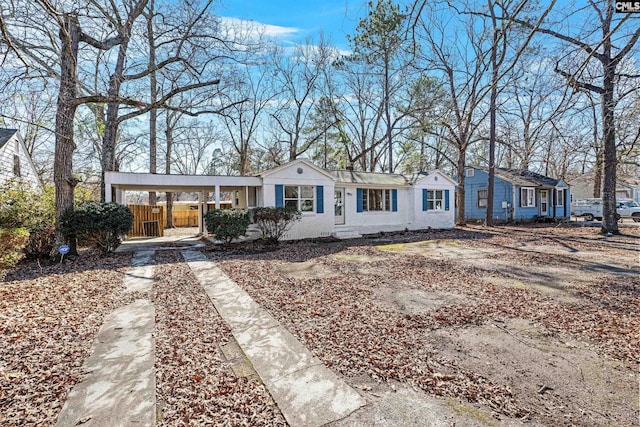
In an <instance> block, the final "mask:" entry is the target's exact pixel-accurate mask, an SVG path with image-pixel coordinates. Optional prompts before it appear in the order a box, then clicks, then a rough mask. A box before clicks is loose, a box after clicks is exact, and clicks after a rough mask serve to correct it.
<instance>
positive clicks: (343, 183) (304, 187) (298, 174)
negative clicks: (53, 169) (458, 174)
mask: <svg viewBox="0 0 640 427" xmlns="http://www.w3.org/2000/svg"><path fill="white" fill-rule="evenodd" d="M105 185H106V196H107V201H111V197H112V194H115V201H117V202H122V201H124V200H125V198H124V196H123V194H122V193H123V192H124V191H130V190H135V191H144V190H147V191H148V190H150V189H152V190H154V191H197V192H198V193H199V199H200V201H201V202H202V201H204V200H206V199H207V197H208V196H207V194H208V193H210V192H212V193H213V194H214V199H215V200H220V194H221V192H232V193H233V194H236V195H245V194H246V195H247V197H234V199H233V207H238V208H250V207H253V206H262V207H282V206H291V207H295V208H296V209H298V210H299V211H301V212H302V218H301V220H300V221H299V222H297V223H295V224H294V225H293V226H292V227H291V229H290V230H289V231H288V232H287V234H286V235H285V236H284V239H285V240H296V239H306V238H315V237H328V236H335V237H338V238H349V237H359V236H361V235H363V234H372V233H378V232H390V231H403V230H420V229H428V228H437V229H448V228H453V227H454V223H455V219H454V210H455V209H454V206H453V203H454V192H455V186H456V183H455V181H453V180H452V179H451V178H449V177H448V176H446V175H445V174H443V173H442V172H440V171H438V170H436V171H433V172H430V173H426V172H425V173H419V174H413V175H410V176H405V175H401V174H389V173H376V172H360V171H351V170H338V171H331V170H324V169H322V168H319V167H317V166H315V165H314V164H313V163H311V162H309V161H307V160H302V159H299V160H293V161H291V162H289V163H286V164H284V165H281V166H278V167H276V168H273V169H270V170H267V171H265V172H262V173H260V174H258V175H257V176H252V177H248V176H236V177H234V176H202V175H199V176H188V175H161V174H153V175H152V174H131V173H121V172H107V174H106V175H105ZM254 194H255V196H253V195H254ZM246 200H250V202H249V203H245V201H246ZM199 210H200V211H201V212H202V211H203V209H202V208H200V209H199ZM200 229H201V230H203V228H202V223H201V224H200Z"/></svg>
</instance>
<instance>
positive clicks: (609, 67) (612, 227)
mask: <svg viewBox="0 0 640 427" xmlns="http://www.w3.org/2000/svg"><path fill="white" fill-rule="evenodd" d="M610 46H611V45H610V43H608V47H609V49H610V48H611V47H610ZM606 49H607V46H605V50H606ZM606 57H607V58H610V55H606ZM603 65H604V79H603V84H602V88H603V89H604V90H603V93H602V119H603V128H602V137H603V144H602V145H603V146H604V182H603V186H602V187H603V188H602V233H614V234H618V233H619V231H618V220H617V218H616V168H617V163H618V159H617V156H616V134H615V117H614V110H615V101H614V98H613V97H614V79H615V64H613V63H612V61H611V60H608V61H606V62H605V63H604V64H603Z"/></svg>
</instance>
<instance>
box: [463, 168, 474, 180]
mask: <svg viewBox="0 0 640 427" xmlns="http://www.w3.org/2000/svg"><path fill="white" fill-rule="evenodd" d="M474 174H475V169H472V168H469V169H465V171H464V175H465V176H466V177H467V178H471V177H473V175H474Z"/></svg>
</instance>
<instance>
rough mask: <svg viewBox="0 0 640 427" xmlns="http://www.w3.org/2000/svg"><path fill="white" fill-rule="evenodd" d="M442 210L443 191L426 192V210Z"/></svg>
mask: <svg viewBox="0 0 640 427" xmlns="http://www.w3.org/2000/svg"><path fill="white" fill-rule="evenodd" d="M432 209H440V210H442V209H444V190H429V191H427V210H432Z"/></svg>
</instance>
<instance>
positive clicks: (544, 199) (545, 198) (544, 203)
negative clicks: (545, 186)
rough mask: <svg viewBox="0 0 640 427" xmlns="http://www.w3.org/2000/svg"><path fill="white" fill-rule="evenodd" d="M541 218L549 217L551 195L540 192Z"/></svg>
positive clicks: (544, 191)
mask: <svg viewBox="0 0 640 427" xmlns="http://www.w3.org/2000/svg"><path fill="white" fill-rule="evenodd" d="M540 216H549V193H548V191H547V190H540Z"/></svg>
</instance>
